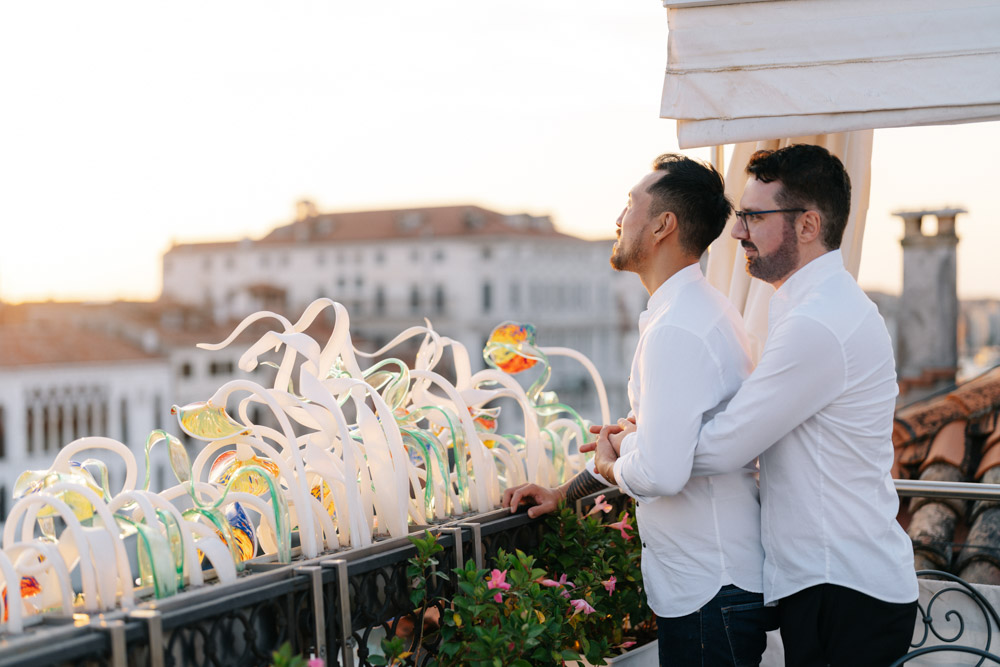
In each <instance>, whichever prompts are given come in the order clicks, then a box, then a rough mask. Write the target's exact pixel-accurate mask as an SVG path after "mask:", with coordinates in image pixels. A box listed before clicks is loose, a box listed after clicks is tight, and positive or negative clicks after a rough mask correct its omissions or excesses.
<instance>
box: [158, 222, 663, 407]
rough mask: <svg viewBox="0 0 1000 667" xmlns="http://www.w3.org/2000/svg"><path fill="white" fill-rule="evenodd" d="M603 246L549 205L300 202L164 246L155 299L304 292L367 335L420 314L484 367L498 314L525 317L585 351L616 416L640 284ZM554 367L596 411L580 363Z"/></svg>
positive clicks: (294, 311)
mask: <svg viewBox="0 0 1000 667" xmlns="http://www.w3.org/2000/svg"><path fill="white" fill-rule="evenodd" d="M611 246H612V241H610V240H603V241H588V240H585V239H581V238H578V237H575V236H571V235H568V234H563V233H561V232H559V231H557V230H556V229H555V227H554V226H553V224H552V221H551V220H550V219H549V218H548V217H536V216H530V215H525V214H521V215H503V214H500V213H497V212H494V211H489V210H486V209H483V208H480V207H478V206H444V207H432V208H413V209H401V210H386V211H358V212H349V213H325V214H324V213H318V212H317V211H316V208H315V207H314V206H313V205H312V204H311V203H309V202H300V204H299V207H298V211H297V216H296V220H295V221H294V222H292V223H291V224H288V225H284V226H281V227H278V228H276V229H275V230H273V231H272V232H271V233H269V234H267V235H266V236H264V237H263V238H261V239H259V240H255V241H254V240H250V239H243V240H238V241H231V242H222V243H188V244H179V245H175V246H173V247H172V248H171V249H170V250H169V251H168V252H167V253H166V254H165V255H164V258H163V298H164V299H168V300H171V301H174V302H177V303H181V304H185V305H188V306H192V307H198V308H201V309H203V310H204V312H206V313H211V314H212V316H213V317H214V319H215V321H217V322H224V321H230V320H232V319H234V318H241V317H243V316H245V315H247V314H249V313H252V312H254V311H257V310H262V309H266V310H273V311H275V312H279V313H282V314H284V315H285V316H287V317H289V318H290V319H295V318H296V317H298V315H299V314H300V313H301V312H302V311H303V309H304V308H305V307H306V306H307V305H308V304H309V303H310V302H311V301H313V300H314V299H316V298H318V297H330V298H332V299H334V300H335V301H339V302H340V303H342V304H344V305H345V306H346V307H347V309H348V312H349V314H350V317H351V331H352V333H353V334H355V335H358V336H360V337H363V338H366V339H368V340H369V341H371V342H372V347H378V346H380V345H382V344H384V343H386V342H387V341H389V340H391V338H392V337H394V336H395V335H396V334H398V333H399V332H401V331H402V330H404V329H405V328H407V327H409V326H413V325H418V324H423V320H424V318H428V319H429V320H430V321H431V322H432V324H433V326H434V328H435V330H436V331H438V332H440V333H442V334H443V335H446V336H449V337H450V338H453V339H455V340H457V341H459V342H461V343H462V344H464V345H465V346H466V348H467V349H468V351H469V354H470V356H471V357H472V359H473V365H474V368H478V367H482V366H483V363H482V359H481V355H482V348H483V344H484V342H485V340H486V337H487V336H488V335H489V333H490V331H491V330H492V328H493V327H494V326H496V325H497V324H500V323H501V322H503V321H505V320H513V321H518V322H529V323H532V324H534V325H535V326H536V328H537V330H538V333H539V341H538V342H539V344H540V345H542V346H566V347H571V348H574V349H576V350H578V351H580V352H582V353H583V354H585V355H586V356H587V357H589V358H590V359H591V360H592V361H593V362H594V364H595V365H596V366H597V368H598V369H599V371H600V372H601V374H602V376H603V378H604V381H605V382H606V383H607V386H608V393H609V396H610V397H611V398H612V401H613V406H612V408H613V409H612V411H613V413H615V414H622V413H624V411H625V410H626V403H625V380H626V377H627V374H628V366H629V363H630V360H631V355H632V351H633V349H634V345H635V340H636V335H635V333H634V332H635V328H636V325H635V322H636V318H637V316H638V313H639V312H640V311H641V310H642V308H644V307H645V300H646V294H645V292H644V290H643V289H642V287H641V285H640V284H639V282H638V280H637V279H636V277H635V276H634V275H631V274H618V273H616V272H614V271H613V270H612V269H611V268H610V266H609V264H608V257H609V255H610V252H611ZM369 351H370V350H369ZM554 365H555V366H556V372H555V373H554V375H553V384H552V387H551V388H553V389H556V390H557V391H559V393H560V398H561V399H563V400H564V401H565V402H568V403H570V404H572V405H581V406H582V407H583V408H584V409H587V410H593V409H594V408H595V407H596V396H595V394H594V392H593V391H591V390H590V389H589V386H588V385H589V382H588V381H587V379H586V377H585V374H584V371H583V369H582V368H581V367H579V365H576V364H574V363H570V362H566V361H565V360H556V362H555V364H554ZM586 416H591V417H594V418H596V417H597V414H596V413H595V412H592V411H591V412H589V413H588V414H587V415H586Z"/></svg>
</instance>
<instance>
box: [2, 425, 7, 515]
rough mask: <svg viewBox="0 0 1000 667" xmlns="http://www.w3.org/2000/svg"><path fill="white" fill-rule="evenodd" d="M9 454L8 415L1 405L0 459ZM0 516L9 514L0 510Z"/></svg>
mask: <svg viewBox="0 0 1000 667" xmlns="http://www.w3.org/2000/svg"><path fill="white" fill-rule="evenodd" d="M6 456H7V416H6V415H5V414H4V409H3V406H2V405H0V461H2V460H3V459H4V458H5V457H6ZM0 516H7V514H6V512H0Z"/></svg>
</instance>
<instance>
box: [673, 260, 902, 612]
mask: <svg viewBox="0 0 1000 667" xmlns="http://www.w3.org/2000/svg"><path fill="white" fill-rule="evenodd" d="M897 392H898V389H897V386H896V371H895V364H894V362H893V354H892V345H891V343H890V340H889V334H888V332H887V331H886V328H885V323H884V322H883V321H882V318H881V316H880V315H879V313H878V310H877V309H876V307H875V304H873V303H872V302H871V301H870V300H869V299H868V297H867V296H865V294H864V292H862V291H861V288H860V287H858V284H857V282H855V280H854V278H852V277H851V275H850V274H849V273H848V272H847V271H845V270H844V265H843V261H842V259H841V255H840V251H839V250H836V251H832V252H829V253H826V254H825V255H823V256H821V257H819V258H817V259H815V260H813V261H812V262H810V263H809V264H807V265H806V266H804V267H802V268H801V269H799V270H798V271H796V272H795V273H793V274H792V276H791V277H790V278H789V279H788V280H787V281H786V282H785V283H784V284H783V285H782V286H781V288H779V289H778V291H777V292H775V293H774V295H773V296H772V297H771V302H770V312H769V315H768V337H767V342H766V343H765V345H764V350H763V352H762V353H761V358H760V362H759V363H758V364H757V367H756V368H755V369H754V371H753V373H752V374H751V375H750V377H749V378H748V379H747V380H746V382H744V383H743V386H742V387H741V388H740V390H739V391H738V392H737V393H736V395H735V396H734V397H733V399H732V400H731V401H730V402H729V405H728V406H727V408H726V409H725V411H723V412H721V413H720V414H718V415H717V416H716V417H715V418H714V419H713V420H712V421H710V422H708V423H707V424H706V425H705V427H704V428H703V429H702V431H701V435H700V437H699V440H698V448H697V451H696V452H695V458H694V466H693V474H695V475H715V474H718V473H719V472H724V471H726V470H733V469H736V468H738V467H739V466H740V465H743V464H745V463H746V462H747V461H749V460H751V459H753V458H754V457H755V456H758V455H759V456H760V500H761V534H762V539H763V543H764V553H765V561H764V597H765V599H766V600H767V601H768V602H770V601H773V600H778V599H780V598H783V597H786V596H788V595H791V594H792V593H795V592H798V591H800V590H802V589H804V588H808V587H810V586H815V585H818V584H823V583H830V584H837V585H840V586H846V587H848V588H852V589H854V590H856V591H860V592H861V593H865V594H866V595H870V596H872V597H875V598H878V599H880V600H884V601H886V602H897V603H902V602H911V601H913V600H915V599H916V598H917V579H916V575H915V573H914V570H913V549H912V546H911V543H910V538H909V537H907V536H906V533H905V532H903V529H902V528H901V527H900V525H899V524H898V523H897V522H896V512H897V510H898V508H899V498H898V496H897V495H896V490H895V487H894V486H893V482H892V476H891V474H890V468H891V466H892V461H893V448H892V441H891V438H890V436H891V433H892V420H893V411H894V406H895V398H896V394H897Z"/></svg>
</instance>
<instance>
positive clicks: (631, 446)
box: [615, 431, 639, 475]
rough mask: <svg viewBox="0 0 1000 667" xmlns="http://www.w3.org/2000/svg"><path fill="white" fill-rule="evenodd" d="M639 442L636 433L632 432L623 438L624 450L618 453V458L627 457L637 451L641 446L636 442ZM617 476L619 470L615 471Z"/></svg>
mask: <svg viewBox="0 0 1000 667" xmlns="http://www.w3.org/2000/svg"><path fill="white" fill-rule="evenodd" d="M637 440H638V438H637V437H636V432H635V431H632V432H631V433H629V434H628V435H626V436H625V437H624V438H622V448H621V451H620V452H618V456H619V457H622V456H625V455H626V454H628V453H629V452H631V451H633V450H635V448H636V447H638V446H639V443H638V442H636V441H637ZM615 474H616V475H617V474H618V470H615Z"/></svg>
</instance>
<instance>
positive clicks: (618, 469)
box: [614, 443, 646, 502]
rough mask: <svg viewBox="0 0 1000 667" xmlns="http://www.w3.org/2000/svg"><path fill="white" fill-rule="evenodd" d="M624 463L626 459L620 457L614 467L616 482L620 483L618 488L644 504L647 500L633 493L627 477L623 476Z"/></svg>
mask: <svg viewBox="0 0 1000 667" xmlns="http://www.w3.org/2000/svg"><path fill="white" fill-rule="evenodd" d="M622 444H624V443H622ZM624 461H625V459H624V458H622V457H619V458H618V460H617V461H615V465H614V471H615V481H616V482H618V488H619V489H621V490H622V493H625V494H628V495H629V496H631V497H632V498H635V500H636V501H637V502H642V501H644V500H646V498H645V496H640V495H638V494H637V493H636V492H635V491H633V490H632V487H630V486H629V485H628V480H626V479H625V475H623V474H622V471H623V469H624V467H625V466H624Z"/></svg>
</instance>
